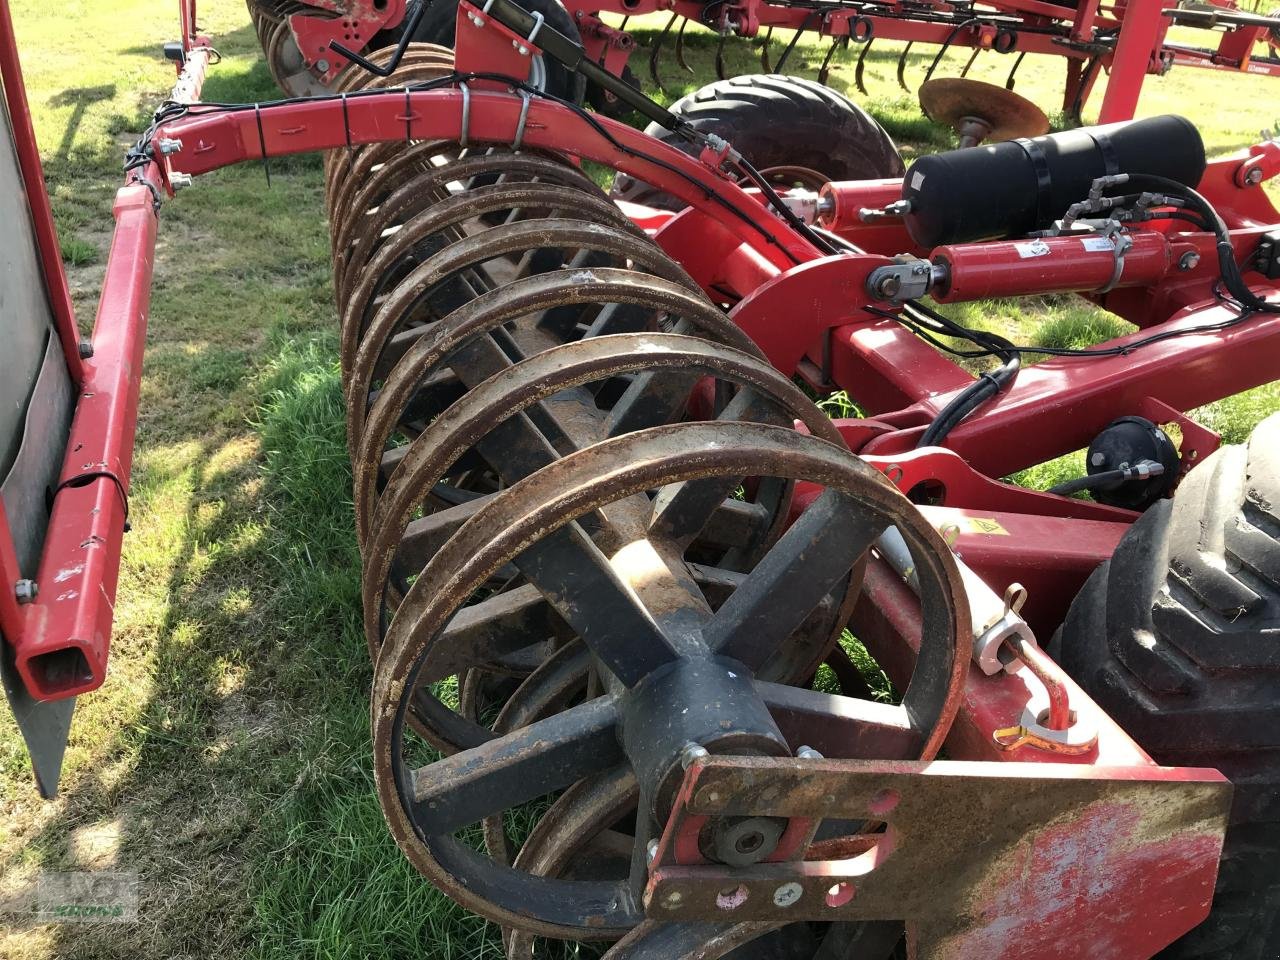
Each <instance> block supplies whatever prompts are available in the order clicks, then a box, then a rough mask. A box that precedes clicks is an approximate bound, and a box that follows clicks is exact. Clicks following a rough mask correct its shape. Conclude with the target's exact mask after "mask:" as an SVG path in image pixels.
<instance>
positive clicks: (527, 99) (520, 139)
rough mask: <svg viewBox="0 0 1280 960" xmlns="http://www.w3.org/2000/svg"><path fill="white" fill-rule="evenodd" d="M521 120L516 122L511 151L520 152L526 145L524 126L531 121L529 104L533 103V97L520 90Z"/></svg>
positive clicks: (527, 92)
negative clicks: (527, 121) (523, 145)
mask: <svg viewBox="0 0 1280 960" xmlns="http://www.w3.org/2000/svg"><path fill="white" fill-rule="evenodd" d="M520 101H521V102H520V119H519V120H517V121H516V134H515V136H514V137H512V139H511V149H512V150H519V149H520V147H521V145H522V144H523V143H524V125H525V121H526V120H528V119H529V104H530V103H532V102H533V97H531V96H529V91H528V90H524V89H521V90H520Z"/></svg>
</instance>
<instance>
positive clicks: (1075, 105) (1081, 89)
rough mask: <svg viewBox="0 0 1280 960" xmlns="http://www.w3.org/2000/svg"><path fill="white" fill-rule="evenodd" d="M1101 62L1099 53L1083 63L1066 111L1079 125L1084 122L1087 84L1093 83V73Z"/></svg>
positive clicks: (1087, 93) (1087, 91) (1087, 94)
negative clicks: (1069, 106) (1068, 108)
mask: <svg viewBox="0 0 1280 960" xmlns="http://www.w3.org/2000/svg"><path fill="white" fill-rule="evenodd" d="M1101 63H1102V57H1101V55H1097V54H1095V55H1094V56H1093V57H1091V58H1090V59H1089V62H1088V63H1086V64H1085V66H1084V70H1083V71H1081V73H1080V83H1079V85H1078V86H1077V87H1076V95H1075V99H1073V100H1072V102H1071V109H1070V110H1068V111H1067V115H1068V116H1069V117H1070V118H1071V120H1072V122H1073V123H1075V124H1077V125H1079V124H1081V123H1083V122H1084V116H1083V114H1084V102H1085V99H1086V98H1087V97H1088V96H1089V86H1090V84H1092V83H1093V79H1094V74H1095V73H1097V70H1098V67H1099V65H1100V64H1101Z"/></svg>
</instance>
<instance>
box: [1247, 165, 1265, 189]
mask: <svg viewBox="0 0 1280 960" xmlns="http://www.w3.org/2000/svg"><path fill="white" fill-rule="evenodd" d="M1244 182H1245V183H1247V184H1249V186H1251V187H1256V186H1257V185H1258V184H1260V183H1261V182H1262V168H1261V167H1254V168H1253V169H1252V170H1250V171H1249V172H1248V173H1246V174H1245V175H1244Z"/></svg>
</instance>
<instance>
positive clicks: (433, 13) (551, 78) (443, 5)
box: [405, 0, 582, 101]
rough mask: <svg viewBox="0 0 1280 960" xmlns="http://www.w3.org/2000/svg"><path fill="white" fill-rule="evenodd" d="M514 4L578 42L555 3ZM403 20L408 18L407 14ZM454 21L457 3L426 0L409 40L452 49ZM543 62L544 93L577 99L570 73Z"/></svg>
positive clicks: (575, 30) (564, 12)
mask: <svg viewBox="0 0 1280 960" xmlns="http://www.w3.org/2000/svg"><path fill="white" fill-rule="evenodd" d="M515 2H516V3H517V4H519V5H520V6H521V7H523V8H524V9H525V10H528V11H529V12H530V13H541V14H542V16H543V17H544V18H545V21H546V25H547V26H548V27H551V28H552V29H553V30H557V31H559V32H560V33H562V34H564V35H565V36H566V37H568V38H569V39H570V40H572V41H573V42H574V43H579V44H580V43H581V42H582V36H581V34H579V33H578V26H577V24H575V23H574V22H573V18H572V17H571V16H569V11H568V10H566V9H565V8H564V7H562V6H561V5H560V3H559V0H515ZM405 18H406V19H408V14H407V13H406V15H405ZM457 19H458V0H427V12H426V13H424V14H423V15H422V20H421V21H420V22H419V23H418V29H416V30H415V31H414V32H413V39H414V40H415V41H416V42H419V43H434V44H438V45H439V46H442V47H448V48H449V49H450V50H452V49H453V40H454V33H455V24H456V22H457ZM544 60H545V62H546V65H547V92H548V93H550V94H551V95H552V96H555V97H560V98H561V99H562V100H574V101H576V100H579V99H580V96H579V94H578V93H577V92H576V91H577V89H578V86H579V84H578V83H577V82H576V79H575V76H574V74H572V73H570V72H569V70H567V69H566V68H565V67H564V65H563V64H560V63H558V62H556V61H555V60H552V59H551V58H550V57H545V58H544Z"/></svg>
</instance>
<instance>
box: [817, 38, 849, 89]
mask: <svg viewBox="0 0 1280 960" xmlns="http://www.w3.org/2000/svg"><path fill="white" fill-rule="evenodd" d="M847 46H849V38H848V37H837V38H836V39H834V40H832V41H831V46H830V47H829V48H828V49H827V55H826V56H825V57H823V58H822V66H821V67H819V68H818V82H819V83H821V84H824V85H825V84H826V82H827V80H828V78H829V77H830V76H831V59H832V58H833V57H834V56H835V55H836V50H838V49H843V48H844V47H847Z"/></svg>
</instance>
